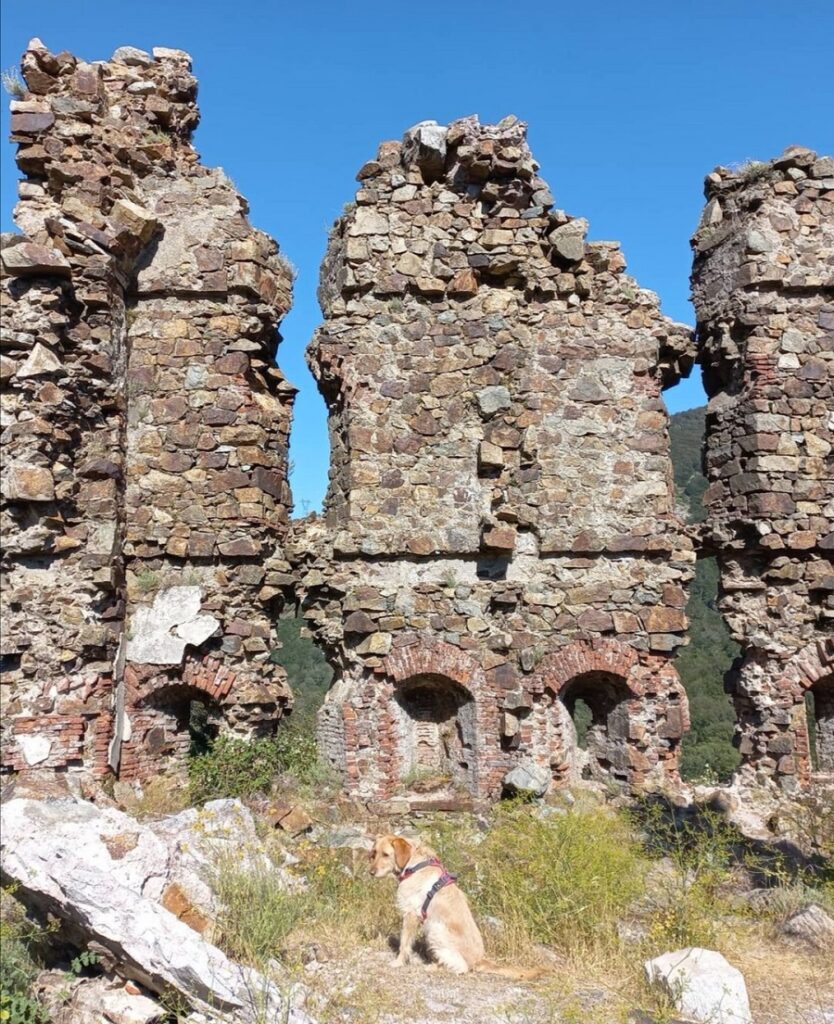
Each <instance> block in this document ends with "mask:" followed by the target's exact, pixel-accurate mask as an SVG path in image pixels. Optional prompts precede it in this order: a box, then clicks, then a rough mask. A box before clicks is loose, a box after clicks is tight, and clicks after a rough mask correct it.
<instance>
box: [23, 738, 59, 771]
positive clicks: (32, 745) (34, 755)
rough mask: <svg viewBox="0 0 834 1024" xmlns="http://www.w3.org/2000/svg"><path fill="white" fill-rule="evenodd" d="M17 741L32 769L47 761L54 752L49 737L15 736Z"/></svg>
mask: <svg viewBox="0 0 834 1024" xmlns="http://www.w3.org/2000/svg"><path fill="white" fill-rule="evenodd" d="M15 739H16V740H17V745H18V746H19V747H20V749H21V750H22V751H23V757H24V758H25V760H26V763H27V764H28V765H29V766H30V767H31V766H32V765H33V764H40V763H41V761H45V760H46V759H47V758H48V757H49V755H50V753H51V752H52V740H50V739H49V737H48V736H15Z"/></svg>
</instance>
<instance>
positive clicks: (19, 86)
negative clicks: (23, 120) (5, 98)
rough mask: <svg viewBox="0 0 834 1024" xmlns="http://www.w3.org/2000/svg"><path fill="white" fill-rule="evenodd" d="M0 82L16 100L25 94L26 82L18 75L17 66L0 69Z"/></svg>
mask: <svg viewBox="0 0 834 1024" xmlns="http://www.w3.org/2000/svg"><path fill="white" fill-rule="evenodd" d="M0 82H2V84H3V88H4V89H5V90H6V92H7V93H8V94H9V96H13V97H14V98H15V99H16V100H20V99H23V97H24V96H25V95H26V83H25V82H24V81H23V79H22V78H21V77H20V72H19V71H18V70H17V68H6V70H5V71H0Z"/></svg>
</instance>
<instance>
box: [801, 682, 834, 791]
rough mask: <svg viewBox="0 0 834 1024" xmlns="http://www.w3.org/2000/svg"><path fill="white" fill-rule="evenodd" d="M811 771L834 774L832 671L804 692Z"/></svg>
mask: <svg viewBox="0 0 834 1024" xmlns="http://www.w3.org/2000/svg"><path fill="white" fill-rule="evenodd" d="M805 713H806V721H807V728H808V739H809V748H810V750H809V755H810V762H811V771H812V772H815V773H819V774H823V775H831V774H834V672H832V673H831V674H829V675H827V676H823V677H822V678H821V679H818V680H817V681H816V682H815V683H814V684H813V685H812V686H810V687H809V688H808V689H807V690H806V692H805Z"/></svg>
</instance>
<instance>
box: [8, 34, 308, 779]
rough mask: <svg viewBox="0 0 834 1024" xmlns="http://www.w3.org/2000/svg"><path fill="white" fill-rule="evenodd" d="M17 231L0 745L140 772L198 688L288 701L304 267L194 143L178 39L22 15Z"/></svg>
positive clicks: (239, 710) (173, 732)
mask: <svg viewBox="0 0 834 1024" xmlns="http://www.w3.org/2000/svg"><path fill="white" fill-rule="evenodd" d="M22 70H23V75H24V78H25V81H26V85H27V88H28V92H27V94H26V96H25V98H24V99H22V100H19V101H16V102H13V103H12V133H13V134H12V140H13V141H14V142H16V143H17V144H18V154H17V160H18V166H19V167H20V169H21V171H22V172H23V174H24V180H23V181H22V182H21V183H20V185H19V194H20V203H19V205H18V207H17V210H16V218H15V219H16V222H17V224H18V226H19V227H20V229H21V231H22V232H23V234H22V235H12V236H4V238H3V250H2V266H3V272H4V273H3V282H2V300H3V323H4V334H3V352H2V414H3V446H4V472H3V483H2V524H3V534H4V555H3V566H2V568H3V594H2V597H3V606H2V617H3V636H2V655H3V676H2V680H3V685H2V689H0V694H2V699H3V709H2V714H3V727H4V744H3V763H4V767H5V768H7V769H9V768H11V769H15V770H22V769H28V770H40V769H51V770H55V771H65V770H68V769H77V768H82V767H83V768H84V769H86V770H87V771H92V772H93V773H94V774H98V775H102V774H104V773H106V772H107V771H109V770H111V769H113V768H118V769H119V771H120V773H121V775H122V776H123V777H126V778H132V777H138V778H144V777H147V776H149V775H151V774H153V773H156V772H157V771H158V770H159V767H160V764H162V763H165V762H166V761H168V760H169V759H170V758H171V757H172V756H173V757H177V756H180V755H182V754H183V753H185V752H186V750H187V746H188V742H189V737H188V721H187V718H188V710H189V703H190V701H191V700H192V699H194V698H200V699H203V700H205V702H206V704H207V706H208V707H209V710H210V714H211V716H212V718H213V720H214V722H215V725H216V727H217V728H225V729H232V730H236V731H238V732H240V733H242V734H252V733H257V732H259V731H271V730H273V729H274V727H275V723H276V721H277V719H278V717H280V714H281V713H282V710H283V709H285V708H286V707H287V706H288V705H289V704H290V703H291V695H290V692H289V689H288V687H287V685H286V681H285V679H284V676H283V673H282V671H281V670H280V669H278V667H277V666H275V665H273V664H271V663H269V662H268V660H267V659H268V657H269V652H270V651H271V650H272V649H273V648H274V647H275V646H276V643H275V638H274V634H273V626H272V622H273V618H274V611H275V608H274V604H275V602H276V601H278V600H279V599H280V591H279V587H278V586H276V585H275V583H276V581H278V582H279V584H280V583H283V582H285V579H284V575H283V574H282V572H281V567H280V560H278V561H277V562H274V565H275V566H276V567H275V568H273V569H272V570H270V571H267V569H266V568H265V566H264V564H263V557H262V556H263V555H264V553H265V552H266V551H269V552H270V553H272V552H274V550H275V548H276V544H277V546H278V551H279V552H280V545H281V542H282V538H283V536H284V533H285V531H286V527H287V523H288V512H289V508H290V505H291V498H290V494H289V489H288V486H287V482H286V476H287V474H286V470H287V464H286V463H287V440H288V431H289V420H290V412H291V406H292V400H293V395H294V390H293V388H292V387H291V386H290V385H289V384H288V383H287V382H286V381H285V380H284V378H283V376H282V375H281V373H280V371H279V370H277V369H276V368H275V365H274V356H275V349H276V344H277V333H276V324H277V323H278V322H279V321H280V319H281V317H282V316H283V315H284V313H285V312H286V311H287V309H288V308H289V305H290V294H291V286H292V274H291V270H290V268H289V266H288V264H287V263H286V261H284V260H283V258H282V257H280V256H279V255H278V253H277V247H276V245H275V243H274V242H272V241H271V240H270V239H268V238H267V237H266V236H265V235H263V234H261V233H260V232H258V231H255V230H253V229H252V227H251V226H250V225H249V222H248V220H247V218H246V212H247V209H246V204H245V201H244V200H243V199H242V198H241V197H240V196H239V195H238V194H237V192H236V191H235V189H234V187H233V185H232V184H231V182H230V181H229V180H228V178H226V177H225V175H224V174H223V172H222V171H220V170H209V169H206V168H204V167H202V166H201V165H200V164H199V162H198V156H197V153H196V152H195V150H194V149H193V148H192V146H191V143H190V138H191V134H192V132H193V130H194V128H195V127H196V125H197V122H198V119H199V115H198V112H197V108H196V105H195V98H196V92H197V83H196V80H195V79H194V77H193V76H192V75H191V71H190V58H189V57H188V55H187V54H185V53H184V52H183V51H179V50H169V49H164V48H163V49H156V50H155V51H154V54H153V56H150V55H148V54H145V53H143V52H142V51H138V50H134V49H133V48H130V47H123V48H121V49H119V50H117V51H116V53H115V54H114V55H113V57H112V58H111V60H109V61H104V62H96V63H92V64H90V63H84V62H82V61H79V60H77V59H76V58H75V57H73V56H72V55H71V54H69V53H60V54H52V53H50V52H49V51H48V50H47V49H46V48H45V47H44V46H43V45H42V44H41V43H40V42H39V41H37V40H33V42H32V43H31V44H30V47H29V49H28V50H27V52H26V54H25V55H24V58H23V64H22Z"/></svg>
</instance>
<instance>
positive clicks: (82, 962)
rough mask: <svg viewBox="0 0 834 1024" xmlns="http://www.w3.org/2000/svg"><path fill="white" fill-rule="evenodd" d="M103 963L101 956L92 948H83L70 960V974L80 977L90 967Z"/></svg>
mask: <svg viewBox="0 0 834 1024" xmlns="http://www.w3.org/2000/svg"><path fill="white" fill-rule="evenodd" d="M100 963H101V957H100V956H99V955H98V953H96V952H95V951H94V950H92V949H82V950H81V952H80V953H79V954H78V956H74V957H73V958H72V960H70V974H72V975H74V976H75V977H76V978H77V977H79V976H80V975H82V974H83V973H84V971H86V970H87V969H88V968H90V967H95V966H97V965H98V964H100Z"/></svg>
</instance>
